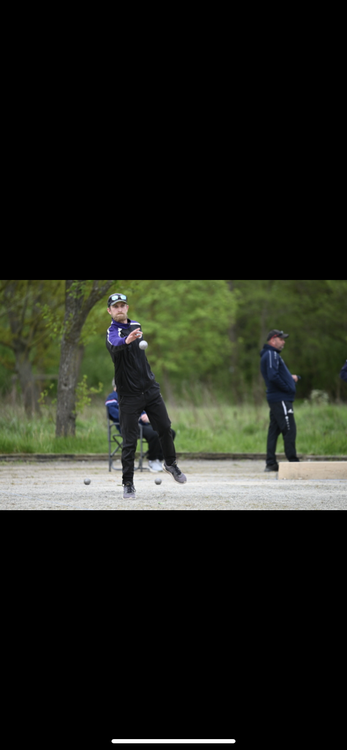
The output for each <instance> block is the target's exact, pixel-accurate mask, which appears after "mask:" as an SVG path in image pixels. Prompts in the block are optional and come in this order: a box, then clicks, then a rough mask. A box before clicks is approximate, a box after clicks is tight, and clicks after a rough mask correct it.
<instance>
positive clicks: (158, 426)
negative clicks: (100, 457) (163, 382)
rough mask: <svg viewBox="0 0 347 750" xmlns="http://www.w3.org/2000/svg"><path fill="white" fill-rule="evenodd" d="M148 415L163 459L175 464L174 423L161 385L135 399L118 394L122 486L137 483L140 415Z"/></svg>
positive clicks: (169, 464)
mask: <svg viewBox="0 0 347 750" xmlns="http://www.w3.org/2000/svg"><path fill="white" fill-rule="evenodd" d="M143 411H145V412H146V414H148V417H149V420H150V422H151V426H152V428H153V430H155V431H156V432H157V433H158V435H159V440H160V444H161V448H162V452H163V456H164V459H165V461H166V463H167V465H168V466H171V464H173V463H174V461H176V452H175V446H174V442H173V435H172V430H171V421H170V418H169V415H168V413H167V410H166V406H165V404H164V401H163V398H162V396H161V393H160V390H159V388H158V386H156V385H153V386H151V388H150V389H149V390H148V391H145V392H144V393H141V394H139V395H136V396H120V395H119V416H120V428H121V433H122V438H123V446H122V467H123V484H127V483H128V482H131V483H132V482H133V480H134V461H135V452H136V446H137V440H138V436H139V425H138V421H139V417H140V415H141V412H143Z"/></svg>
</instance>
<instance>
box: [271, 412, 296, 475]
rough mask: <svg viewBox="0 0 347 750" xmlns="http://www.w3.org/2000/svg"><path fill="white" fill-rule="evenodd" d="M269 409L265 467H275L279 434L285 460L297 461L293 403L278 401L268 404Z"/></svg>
mask: <svg viewBox="0 0 347 750" xmlns="http://www.w3.org/2000/svg"><path fill="white" fill-rule="evenodd" d="M269 407H270V424H269V430H268V435H267V448H266V465H267V466H274V465H276V466H277V459H276V445H277V439H278V437H279V435H280V434H281V433H282V435H283V442H284V452H285V454H286V458H287V459H288V461H299V459H298V457H297V455H296V448H295V439H296V424H295V419H294V408H293V402H292V401H278V402H277V403H275V404H269Z"/></svg>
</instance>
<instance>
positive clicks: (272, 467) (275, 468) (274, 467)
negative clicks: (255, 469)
mask: <svg viewBox="0 0 347 750" xmlns="http://www.w3.org/2000/svg"><path fill="white" fill-rule="evenodd" d="M264 471H278V464H271V465H270V466H265V469H264Z"/></svg>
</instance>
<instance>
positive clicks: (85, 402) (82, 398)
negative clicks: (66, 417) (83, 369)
mask: <svg viewBox="0 0 347 750" xmlns="http://www.w3.org/2000/svg"><path fill="white" fill-rule="evenodd" d="M102 389H103V384H102V383H99V384H98V387H97V388H94V387H93V386H91V387H90V388H89V387H88V385H87V375H83V378H82V380H81V381H80V382H79V383H78V384H77V388H76V407H75V415H77V414H80V413H81V412H82V411H83V410H84V409H85V408H86V406H89V405H90V404H91V401H92V399H91V396H92V395H94V394H95V393H100V392H101V391H102Z"/></svg>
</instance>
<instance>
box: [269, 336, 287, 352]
mask: <svg viewBox="0 0 347 750" xmlns="http://www.w3.org/2000/svg"><path fill="white" fill-rule="evenodd" d="M269 343H270V344H271V346H274V347H275V349H279V350H280V352H281V351H282V349H283V347H284V345H285V343H286V340H285V339H282V338H281V337H280V336H273V337H272V339H271V341H270V342H269Z"/></svg>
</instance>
